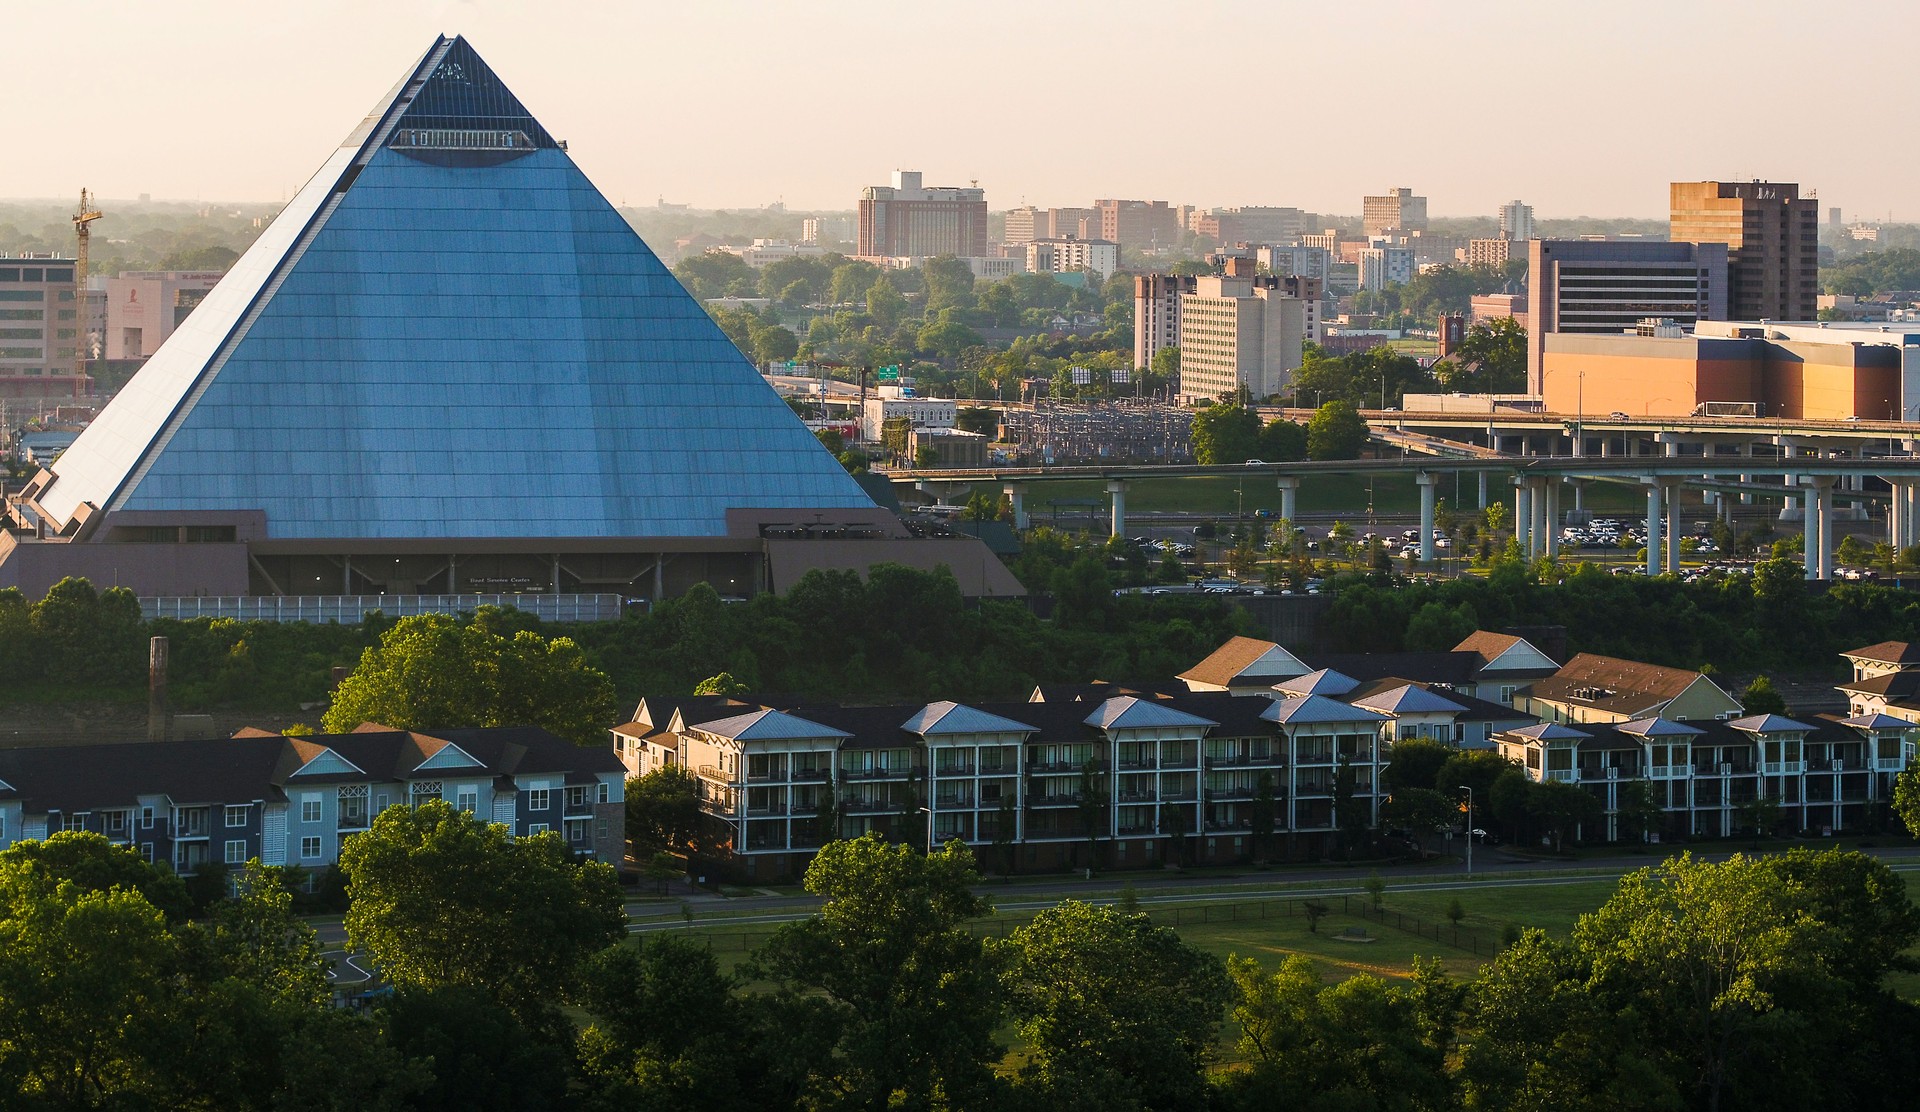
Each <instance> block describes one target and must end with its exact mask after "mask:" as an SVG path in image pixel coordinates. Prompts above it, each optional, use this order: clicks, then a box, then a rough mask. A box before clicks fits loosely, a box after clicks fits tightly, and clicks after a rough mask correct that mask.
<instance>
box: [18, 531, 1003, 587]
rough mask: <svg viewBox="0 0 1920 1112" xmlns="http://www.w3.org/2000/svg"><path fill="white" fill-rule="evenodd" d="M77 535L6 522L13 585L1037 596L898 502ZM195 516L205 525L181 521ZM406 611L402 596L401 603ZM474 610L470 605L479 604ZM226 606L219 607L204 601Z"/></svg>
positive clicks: (984, 554) (985, 555)
mask: <svg viewBox="0 0 1920 1112" xmlns="http://www.w3.org/2000/svg"><path fill="white" fill-rule="evenodd" d="M129 516H132V517H134V520H132V521H128V522H125V523H121V522H118V521H116V522H114V523H113V524H112V526H111V528H109V529H108V530H107V533H108V535H107V537H105V538H104V539H100V540H90V541H80V542H73V541H68V540H62V539H35V538H32V537H23V536H22V535H20V534H19V533H17V532H0V588H6V587H18V588H19V589H20V590H21V591H22V592H23V593H25V594H26V595H27V596H28V597H29V598H39V597H41V596H42V595H44V594H45V593H46V591H47V589H48V588H50V587H52V586H53V585H54V584H55V583H58V582H59V581H60V580H61V579H64V578H66V577H68V576H83V577H85V578H87V579H89V580H91V581H92V582H93V583H94V585H95V586H97V587H101V588H106V587H127V588H129V589H131V590H132V591H133V592H134V593H135V594H136V595H139V596H140V597H141V598H142V599H166V598H207V597H229V598H231V597H248V596H251V597H255V598H261V597H300V598H313V597H337V596H355V597H368V596H387V597H389V598H391V599H392V600H393V607H400V606H411V608H413V609H434V608H436V607H438V606H448V605H451V606H454V607H456V608H459V607H458V603H457V602H447V601H440V602H438V603H435V604H425V603H414V602H413V601H412V600H415V599H426V598H429V597H438V598H439V599H441V600H445V599H448V598H450V597H451V598H455V599H457V598H458V597H459V596H478V595H532V596H553V595H576V594H578V595H587V594H593V595H617V596H619V597H620V598H622V599H623V600H626V601H646V602H652V601H655V600H659V599H665V598H674V597H676V596H678V595H681V594H684V593H685V592H686V591H687V589H688V588H690V587H692V586H693V585H695V584H696V583H708V584H711V585H712V586H713V588H714V590H716V591H718V592H719V593H720V595H721V596H722V597H725V598H749V597H751V596H753V595H756V594H761V593H764V592H767V591H785V590H786V589H788V588H790V587H792V586H793V585H794V584H795V583H797V582H799V580H800V579H801V577H803V576H804V575H805V574H806V573H807V572H809V571H812V570H815V569H827V570H832V569H851V570H854V571H857V572H860V573H861V574H863V575H864V574H865V572H866V571H867V569H869V568H870V567H872V566H873V565H875V564H883V563H886V564H902V565H905V566H907V567H912V568H918V569H920V570H923V571H931V570H933V569H934V568H936V567H945V568H947V569H948V570H950V571H951V572H952V573H953V575H954V578H955V580H956V581H957V582H958V583H959V585H960V590H961V593H963V594H965V595H966V596H967V597H969V598H995V597H1014V596H1021V595H1024V594H1025V593H1026V590H1025V588H1023V587H1022V586H1021V585H1020V582H1019V580H1017V579H1015V578H1014V577H1013V575H1012V573H1011V572H1009V571H1008V570H1007V568H1006V566H1005V565H1004V564H1002V563H1001V562H1000V560H999V558H998V557H996V556H994V554H993V553H992V552H990V551H989V550H988V549H987V547H986V546H985V545H984V544H982V543H981V542H980V541H978V540H977V539H975V538H973V537H937V538H936V537H914V536H912V535H910V534H909V533H908V532H907V531H906V530H905V529H904V528H903V527H902V526H901V524H900V521H899V519H898V518H897V517H895V516H894V515H893V514H891V513H889V512H887V511H885V510H879V509H875V510H868V511H859V510H847V509H833V508H829V509H823V510H819V511H798V512H796V511H794V510H774V511H766V510H762V511H752V510H736V511H730V512H729V513H728V515H727V519H728V527H729V528H728V535H726V536H724V537H509V538H501V537H470V538H457V537H456V538H387V537H374V538H359V539H331V538H330V539H306V540H294V539H276V538H273V537H269V536H265V535H264V529H263V528H262V526H263V523H262V522H260V521H259V520H258V517H259V515H235V516H236V517H252V518H253V519H254V520H252V521H244V520H236V521H233V522H231V523H226V524H217V525H209V524H208V523H207V520H206V515H204V514H194V515H173V514H165V513H158V512H152V511H149V512H144V513H140V514H138V515H129ZM182 516H187V517H190V518H191V524H186V523H169V522H168V520H167V519H168V518H180V517H182ZM390 608H392V607H390ZM467 608H468V609H470V607H467ZM203 612H206V613H214V612H215V611H213V610H204V611H203Z"/></svg>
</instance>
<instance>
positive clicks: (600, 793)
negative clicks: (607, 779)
mask: <svg viewBox="0 0 1920 1112" xmlns="http://www.w3.org/2000/svg"><path fill="white" fill-rule="evenodd" d="M612 795H613V792H612V789H610V788H608V787H607V785H605V784H600V785H597V786H596V787H595V790H594V796H593V801H594V802H595V803H605V802H607V801H608V800H609V799H611V798H612Z"/></svg>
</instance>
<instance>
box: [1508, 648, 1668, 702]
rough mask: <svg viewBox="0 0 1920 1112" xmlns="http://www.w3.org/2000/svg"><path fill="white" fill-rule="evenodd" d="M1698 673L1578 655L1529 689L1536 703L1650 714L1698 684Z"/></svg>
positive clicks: (1586, 654) (1605, 657) (1583, 654)
mask: <svg viewBox="0 0 1920 1112" xmlns="http://www.w3.org/2000/svg"><path fill="white" fill-rule="evenodd" d="M1700 678H1701V674H1700V673H1699V672H1690V671H1688V670H1687V669H1685V668H1667V667H1664V666H1662V665H1659V664H1642V663H1641V662H1639V661H1637V660H1621V659H1619V658H1618V657H1611V656H1599V655H1596V654H1594V653H1580V654H1579V655H1577V656H1575V657H1574V658H1573V659H1572V660H1569V661H1567V663H1566V664H1565V665H1564V666H1563V667H1562V668H1561V669H1560V670H1559V671H1558V672H1555V673H1554V674H1553V675H1551V676H1548V677H1547V678H1545V679H1543V680H1540V681H1539V682H1537V683H1535V684H1534V685H1533V687H1532V688H1531V692H1532V694H1533V696H1534V697H1535V698H1537V699H1549V700H1553V701H1556V702H1577V703H1581V704H1583V705H1585V706H1591V707H1596V708H1598V709H1600V710H1604V711H1608V712H1610V713H1618V714H1635V715H1637V714H1643V713H1654V712H1656V711H1658V710H1659V709H1660V708H1661V707H1664V706H1665V705H1666V704H1667V703H1669V702H1672V701H1673V700H1674V699H1676V698H1678V697H1679V695H1680V693H1681V692H1683V691H1685V690H1686V689H1687V688H1688V687H1691V686H1692V685H1693V684H1694V683H1696V682H1698V681H1699V679H1700Z"/></svg>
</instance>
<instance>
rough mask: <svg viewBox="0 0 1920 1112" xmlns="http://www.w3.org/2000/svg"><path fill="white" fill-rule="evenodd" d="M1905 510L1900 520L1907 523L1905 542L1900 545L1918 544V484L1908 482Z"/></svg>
mask: <svg viewBox="0 0 1920 1112" xmlns="http://www.w3.org/2000/svg"><path fill="white" fill-rule="evenodd" d="M1906 488H1907V512H1906V514H1905V515H1904V516H1903V517H1902V518H1901V520H1903V521H1905V522H1906V523H1907V535H1906V543H1905V544H1904V545H1903V546H1902V547H1912V546H1913V545H1916V544H1920V484H1916V483H1908V484H1906Z"/></svg>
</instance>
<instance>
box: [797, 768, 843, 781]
mask: <svg viewBox="0 0 1920 1112" xmlns="http://www.w3.org/2000/svg"><path fill="white" fill-rule="evenodd" d="M788 778H789V779H792V780H805V781H818V780H831V779H833V770H832V769H830V768H796V769H794V770H793V775H792V776H790V777H788Z"/></svg>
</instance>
